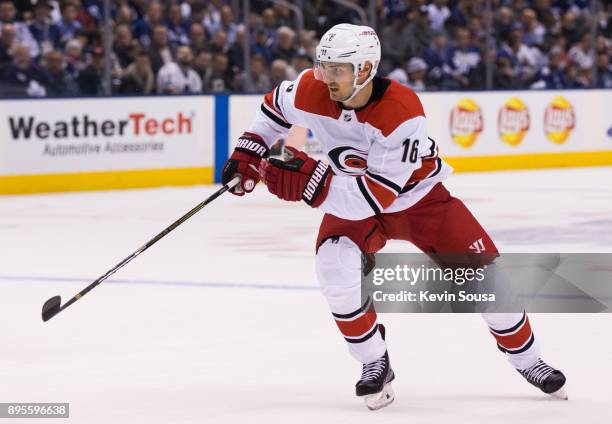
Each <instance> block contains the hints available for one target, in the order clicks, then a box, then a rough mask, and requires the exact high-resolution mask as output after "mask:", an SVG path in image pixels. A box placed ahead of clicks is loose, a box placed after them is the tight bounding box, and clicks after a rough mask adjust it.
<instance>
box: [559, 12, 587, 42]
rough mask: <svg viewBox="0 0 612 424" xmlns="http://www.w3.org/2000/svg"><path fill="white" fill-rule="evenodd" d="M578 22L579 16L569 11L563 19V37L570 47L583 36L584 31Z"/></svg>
mask: <svg viewBox="0 0 612 424" xmlns="http://www.w3.org/2000/svg"><path fill="white" fill-rule="evenodd" d="M577 21H578V15H577V14H576V13H575V12H573V11H568V12H567V13H565V15H563V18H562V19H561V35H563V37H565V39H566V40H567V42H568V44H569V45H573V44H574V43H577V42H578V41H579V40H580V37H581V36H582V30H581V29H580V25H579V24H578V22H577Z"/></svg>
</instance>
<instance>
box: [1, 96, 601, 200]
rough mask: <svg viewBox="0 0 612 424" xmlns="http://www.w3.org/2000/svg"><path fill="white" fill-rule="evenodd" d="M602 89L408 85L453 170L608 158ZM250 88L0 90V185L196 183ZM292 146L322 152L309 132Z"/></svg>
mask: <svg viewBox="0 0 612 424" xmlns="http://www.w3.org/2000/svg"><path fill="white" fill-rule="evenodd" d="M609 94H610V91H609V90H607V91H606V90H573V91H519V92H515V91H513V92H452V93H423V94H421V95H420V97H421V99H422V101H423V104H424V107H425V113H426V115H427V118H428V132H429V135H430V136H431V137H432V138H434V139H435V140H436V141H437V142H438V144H439V146H440V151H441V154H442V156H443V157H444V158H445V159H446V160H447V161H448V162H449V163H450V164H451V165H452V166H453V167H454V168H455V170H456V171H489V170H491V171H492V170H505V169H533V168H549V167H572V166H597V165H612V113H611V112H610V110H612V102H611V100H610V95H609ZM260 102H261V96H245V95H236V96H222V95H220V96H179V97H131V98H125V97H123V98H79V99H36V100H4V101H0V194H19V193H37V192H52V191H77V190H92V189H93V190H95V189H119V188H133V187H154V186H163V185H190V184H206V183H212V182H214V181H217V182H218V181H219V179H220V169H221V167H222V166H223V163H224V162H225V160H226V159H227V155H228V152H229V151H230V150H231V148H232V147H233V144H234V143H235V140H236V139H237V138H238V136H239V135H240V134H241V133H242V132H243V131H244V130H245V129H247V128H248V127H249V125H250V123H251V121H252V119H253V117H254V116H255V113H256V112H257V110H258V108H259V105H260ZM305 141H306V145H305V146H304V148H305V149H306V150H307V151H308V152H309V153H310V154H312V155H315V156H317V155H319V156H322V152H321V150H320V148H319V146H318V143H317V140H316V138H315V137H314V136H313V135H312V134H309V135H308V137H307V140H305Z"/></svg>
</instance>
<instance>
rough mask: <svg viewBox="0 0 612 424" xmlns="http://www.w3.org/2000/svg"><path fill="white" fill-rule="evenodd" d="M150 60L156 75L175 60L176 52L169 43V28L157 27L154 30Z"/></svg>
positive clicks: (150, 47)
mask: <svg viewBox="0 0 612 424" xmlns="http://www.w3.org/2000/svg"><path fill="white" fill-rule="evenodd" d="M149 59H150V60H151V67H152V68H153V72H155V73H156V74H157V73H158V72H159V70H160V69H161V67H162V66H164V65H166V64H168V63H171V62H172V61H173V60H174V52H173V51H172V49H171V48H170V44H169V42H168V28H166V27H165V26H163V25H157V26H156V27H155V28H153V38H152V40H151V43H150V46H149Z"/></svg>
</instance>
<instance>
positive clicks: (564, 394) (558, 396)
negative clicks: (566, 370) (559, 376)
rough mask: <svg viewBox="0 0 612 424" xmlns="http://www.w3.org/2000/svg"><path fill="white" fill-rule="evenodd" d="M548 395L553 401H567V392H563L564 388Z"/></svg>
mask: <svg viewBox="0 0 612 424" xmlns="http://www.w3.org/2000/svg"><path fill="white" fill-rule="evenodd" d="M549 395H550V396H552V397H554V398H555V399H561V400H567V392H566V391H565V387H561V388H560V389H559V390H557V391H556V392H552V393H549Z"/></svg>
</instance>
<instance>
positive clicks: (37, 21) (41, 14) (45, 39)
mask: <svg viewBox="0 0 612 424" xmlns="http://www.w3.org/2000/svg"><path fill="white" fill-rule="evenodd" d="M50 12H51V6H50V5H49V3H48V1H47V0H39V1H38V2H37V3H36V6H35V7H34V20H33V21H32V23H31V24H30V26H29V29H30V33H31V34H32V37H33V38H34V40H36V42H37V43H38V49H39V51H40V52H41V54H43V55H44V54H46V53H48V52H50V51H51V50H53V49H54V48H58V47H59V46H60V28H59V27H58V26H57V25H56V24H54V23H52V22H51V19H50Z"/></svg>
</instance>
